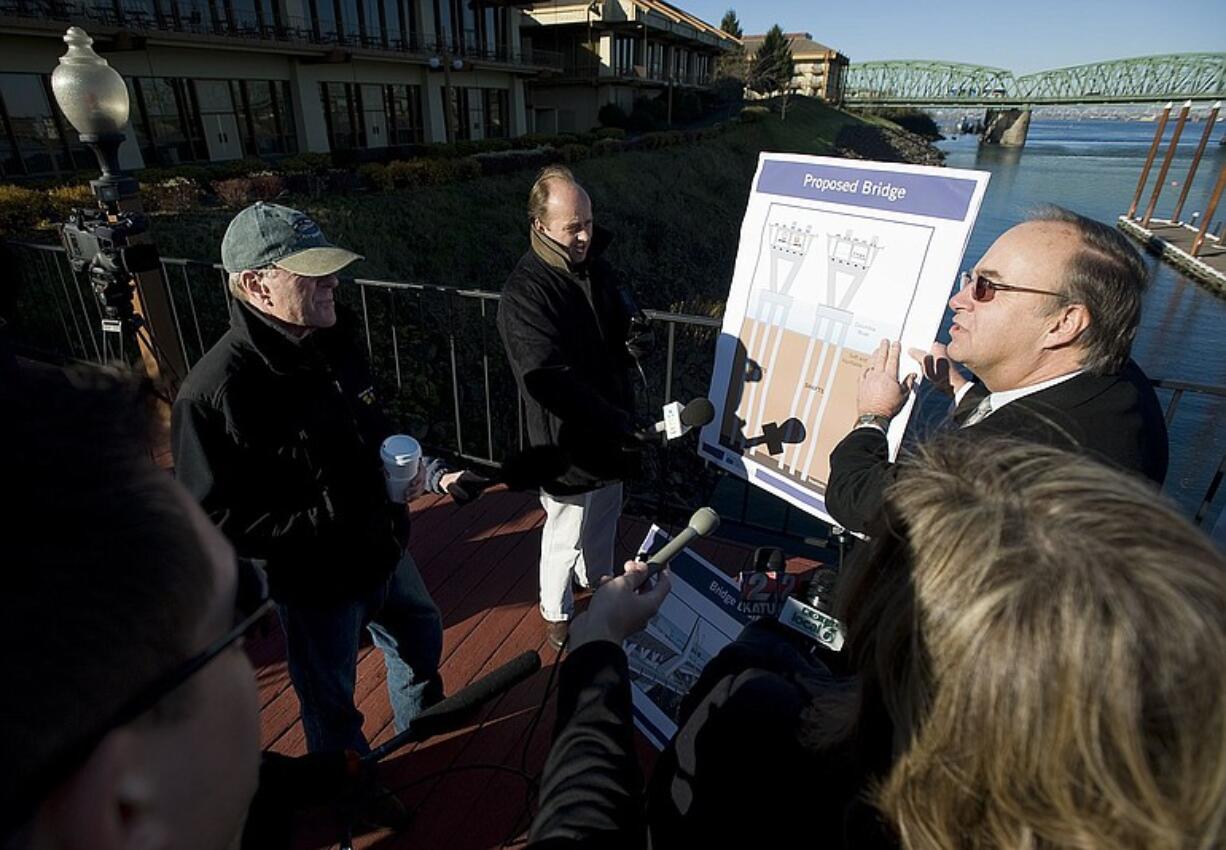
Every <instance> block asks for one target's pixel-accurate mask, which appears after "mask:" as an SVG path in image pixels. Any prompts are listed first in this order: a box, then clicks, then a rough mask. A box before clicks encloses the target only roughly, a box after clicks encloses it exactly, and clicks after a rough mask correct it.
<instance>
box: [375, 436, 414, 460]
mask: <svg viewBox="0 0 1226 850" xmlns="http://www.w3.org/2000/svg"><path fill="white" fill-rule="evenodd" d="M379 454H380V455H381V456H382V457H383V461H384V462H385V463H390V464H392V465H393V466H408V465H409V464H411V463H413V462H414V461H416V460H417V459H418V458H420V457H421V443H419V442H417V440H415V439H413V438H412V437H410V436H408V435H407V434H393V435H392V436H390V437H388V438H387V439H386V440H384V441H383V445H382V446H380V448H379Z"/></svg>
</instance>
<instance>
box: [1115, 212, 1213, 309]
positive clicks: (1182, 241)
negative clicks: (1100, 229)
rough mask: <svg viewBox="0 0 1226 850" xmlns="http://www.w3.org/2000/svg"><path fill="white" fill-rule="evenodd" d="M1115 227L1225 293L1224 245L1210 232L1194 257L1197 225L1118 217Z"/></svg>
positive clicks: (1189, 274) (1165, 259) (1181, 269)
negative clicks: (1145, 224)
mask: <svg viewBox="0 0 1226 850" xmlns="http://www.w3.org/2000/svg"><path fill="white" fill-rule="evenodd" d="M1118 226H1119V228H1120V229H1121V230H1123V231H1124V232H1125V233H1127V234H1128V235H1129V236H1131V237H1133V238H1134V239H1136V240H1137V241H1138V242H1140V243H1141V244H1143V245H1144V246H1145V247H1146V249H1147V250H1149V251H1150V252H1152V253H1154V254H1157V255H1158V256H1159V257H1161V258H1162V260H1163V261H1164V262H1167V263H1170V264H1171V265H1173V266H1175V267H1176V268H1178V269H1179V270H1180V271H1182V272H1183V273H1184V274H1186V275H1187V276H1188V277H1194V278H1196V279H1197V280H1200V281H1202V282H1203V283H1205V284H1206V285H1208V286H1209V288H1211V289H1212V290H1213V291H1214V292H1216V293H1218V294H1219V295H1226V246H1224V245H1223V244H1222V239H1221V237H1219V236H1215V235H1213V234H1212V233H1207V234H1205V237H1204V241H1203V242H1202V243H1201V246H1200V250H1199V251H1198V252H1197V256H1195V257H1194V256H1192V243H1193V241H1194V240H1195V239H1196V234H1197V233H1198V232H1199V230H1200V228H1197V227H1192V226H1191V225H1188V224H1182V223H1180V222H1171V221H1165V220H1163V219H1157V218H1155V219H1151V220H1150V222H1149V226H1148V227H1144V226H1142V224H1141V223H1140V222H1138V221H1134V220H1132V219H1130V218H1129V217H1128V216H1124V215H1122V216H1120V217H1119V221H1118Z"/></svg>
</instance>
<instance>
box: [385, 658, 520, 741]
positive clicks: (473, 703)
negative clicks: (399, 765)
mask: <svg viewBox="0 0 1226 850" xmlns="http://www.w3.org/2000/svg"><path fill="white" fill-rule="evenodd" d="M540 669H541V657H540V656H539V655H537V654H536V653H535V652H533V651H532V650H528V651H527V652H524V653H522V654H520V655H517V656H516V657H515V658H512V659H511V660H510V661H508V662H507V663H506V664H504V665H502V666H501V667H499V668H498V669H497V670H495V671H494V672H493V673H490V674H489V675H488V676H484V677H482V678H480V679H478V680H477V681H475V682H473V683H472V684H471V685H469V686H468V687H466V688H464V689H463V690H461V691H458V692H457V693H454V694H452V695H451V696H449V697H447V699H445V700H442V701H441V702H438V703H436V704H434V705H432V706H430V707H429V708H427V709H426V710H424V711H422V712H421V713H420V714H418V715H417V716H416V717H414V718H413V722H412V723H411V724H410V725H409V728H408V729H406V730H404V731H403V732H401V733H400V734H399V735H396V736H394V737H393V738H392V739H391V740H389V741H385V742H384V743H383V744H380V745H379V746H378V747H375V748H374V749H373V750H371V751H370V752H369V753H367V754H366V755H364V756H362V764H365V765H368V764H374V763H375V762H377V761H380V760H381V759H384V758H386V757H387V756H388V755H390V754H391V753H393V752H395V751H396V750H398V749H400V748H401V747H403V746H404V745H405V744H411V743H412V742H414V741H423V740H425V739H426V738H432V737H434V736H435V735H439V734H442V733H443V732H451V731H453V730H455V729H456V728H458V727H459V726H460V725H461V724H462V723H464V721H465V720H467V719H468V718H469V716H470V715H471V714H472V712H473V711H474V710H476V709H477V708H480V707H481V706H482V705H484V704H485V703H487V702H489V701H490V700H491V699H493V698H494V697H496V696H499V695H501V694H503V693H505V692H507V691H509V690H511V688H513V687H515V686H516V685H518V684H519V683H520V682H522V681H524V680H525V679H527V678H528V677H530V676H531V675H532V674H533V673H535V672H536V671H537V670H540Z"/></svg>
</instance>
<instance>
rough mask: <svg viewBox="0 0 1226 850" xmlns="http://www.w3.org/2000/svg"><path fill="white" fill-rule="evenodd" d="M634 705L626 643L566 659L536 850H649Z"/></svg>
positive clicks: (534, 836) (598, 646)
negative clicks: (632, 702) (633, 712)
mask: <svg viewBox="0 0 1226 850" xmlns="http://www.w3.org/2000/svg"><path fill="white" fill-rule="evenodd" d="M630 706H631V701H630V671H629V666H628V664H627V662H626V653H625V652H623V651H622V648H621V646H619V645H618V644H615V643H611V642H609V641H596V642H594V643H589V644H585V645H584V646H581V647H579V648H578V649H576V650H575V651H574V652H572V653H570V654H569V655H567V656H566V658H565V660H563V661H562V669H561V675H560V676H559V679H558V716H557V721H556V723H555V726H554V741H553V748H552V749H551V750H550V751H549V758H548V759H547V760H546V762H545V769H544V772H543V773H542V774H541V793H540V801H541V804H540V809H539V811H538V812H537V814H536V817H535V818H534V819H533V821H532V829H531V830H530V832H529V834H528V840H529V843H528V847H529V848H530V850H545V848H558V850H562V848H585V850H596V848H602V849H603V848H608V850H635V848H644V847H646V845H647V831H646V825H645V822H644V819H643V779H642V773H641V772H640V770H639V765H638V759H637V758H636V757H635V750H634V721H633V720H632V719H631V716H630ZM695 846H697V845H695Z"/></svg>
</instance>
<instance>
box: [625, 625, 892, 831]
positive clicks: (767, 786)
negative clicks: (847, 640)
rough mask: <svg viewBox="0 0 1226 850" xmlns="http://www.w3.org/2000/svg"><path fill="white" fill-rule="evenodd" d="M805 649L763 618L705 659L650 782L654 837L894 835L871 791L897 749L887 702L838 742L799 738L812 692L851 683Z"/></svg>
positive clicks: (649, 811)
mask: <svg viewBox="0 0 1226 850" xmlns="http://www.w3.org/2000/svg"><path fill="white" fill-rule="evenodd" d="M806 649H807V647H806V645H805V639H804V638H802V637H801V636H799V635H796V634H795V633H793V632H791V631H789V630H788V629H787V627H785V626H782V625H780V624H779V623H778V621H775V620H759V621H757V622H755V623H752V624H751V625H749V626H747V627H746V628H745V629H744V630H742V632H741V634H740V636H739V637H738V638H737V639H736V640H735V641H733V642H732V643H731V644H729V645H728V646H726V647H724V649H723V650H721V651H720V653H719V654H718V655H716V656H715V658H713V659H712V660H711V662H710V663H709V664H707V666H706V667H705V668H704V669H703V672H702V675H701V676H700V677H699V679H698V681H697V682H696V683H695V684H694V687H693V688H691V689H690V693H689V694H687V695H686V697H685V699H684V701H683V702H682V704H681V712H680V716H679V718H678V730H677V734H676V736H675V737H674V738H673V740H672V741H671V742H670V743H669V745H668V747H667V748H666V749H665V750H664V753H663V754H662V755H661V756H660V760H659V761H658V762H657V763H656V767H655V771H654V773H653V774H652V777H651V782H650V784H649V786H648V795H647V815H648V823H649V826H650V830H651V844H652V847H654V848H657V850H671V849H672V848H684V847H814V848H823V850H827V848H846V850H872V849H873V848H895V847H897V842H896V840H895V839H894V838H893V837H892V835H891V833H890V830H889V829H888V828H887V827H885V826H884V825H883V823H882V821H881V819H880V817H879V816H878V814H877V812H876V810H875V809H873V808H872V807H871V806H870V805H869V804H868V803H867V802H866V797H867V792H868V789H869V788H870V786H871V785H872V782H873V781H874V779H875V778H878V777H883V776H884V775H885V774H886V773H887V772H888V770H889V767H890V763H891V759H892V756H891V747H892V745H893V741H892V733H891V727H890V724H889V722H888V720H887V719H886V716H885V712H884V710H883V709H880V706H879V705H878V706H877V710H874V711H872V712H866V713H865V715H864V716H863V717H862V718H861V720H860V722H859V724H858V726H857V732H856V733H855V734H854V735H853V736H852V738H851V739H849V740H847V741H846V742H844V743H841V744H839V745H837V746H835V747H831V748H828V749H823V750H817V749H814V748H812V747H811V746H809V745H808V744H806V743H805V742H804V728H805V723H806V721H805V719H804V718H805V716H806V712H807V711H808V710H809V709H810V706H811V705H812V704H813V702H814V699H815V698H817V697H820V696H822V695H823V694H825V693H829V692H831V691H835V690H839V689H843V688H846V687H849V685H850V683H849V682H847V681H846V680H842V679H840V678H839V677H836V676H835V675H834V674H832V673H831V672H830V671H829V670H827V669H826V668H825V667H824V666H823V665H822V664H820V663H819V662H817V661H815V660H814V659H812V658H810V657H809V655H808V654H807V653H806V651H805V650H806Z"/></svg>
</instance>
